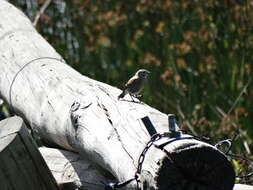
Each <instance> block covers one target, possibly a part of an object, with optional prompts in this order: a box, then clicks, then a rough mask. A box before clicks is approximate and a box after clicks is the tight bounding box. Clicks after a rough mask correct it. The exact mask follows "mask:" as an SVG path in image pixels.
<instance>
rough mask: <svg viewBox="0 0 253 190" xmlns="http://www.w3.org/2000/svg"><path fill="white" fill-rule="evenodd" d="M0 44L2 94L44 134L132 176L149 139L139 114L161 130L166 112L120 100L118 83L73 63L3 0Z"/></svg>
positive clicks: (116, 173)
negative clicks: (87, 74)
mask: <svg viewBox="0 0 253 190" xmlns="http://www.w3.org/2000/svg"><path fill="white" fill-rule="evenodd" d="M0 50H1V51H0V72H1V74H0V96H1V97H2V98H3V99H4V100H5V101H6V102H8V103H9V105H10V106H11V107H12V108H13V109H14V110H15V112H16V113H18V114H19V115H20V116H22V117H23V118H24V119H25V120H26V121H28V122H29V124H30V126H31V127H32V129H33V130H34V131H35V132H37V133H38V134H39V135H40V136H41V138H43V139H46V140H48V141H49V142H53V143H56V144H58V145H60V146H61V147H64V148H66V149H68V150H73V151H76V152H79V153H81V154H82V155H83V156H84V157H86V156H88V158H89V159H91V160H92V161H93V162H95V163H96V164H98V165H99V166H101V167H103V168H104V169H106V170H108V171H110V172H111V173H112V174H113V175H114V176H115V177H116V178H118V179H119V180H120V181H122V180H126V179H129V178H132V177H133V176H134V173H135V171H136V165H137V159H138V157H139V154H140V152H141V151H142V149H143V148H144V146H145V143H146V142H147V141H148V140H149V139H150V136H149V134H148V133H147V130H146V129H145V127H144V125H143V124H142V122H141V120H140V119H141V118H142V117H144V116H149V117H150V118H151V121H152V123H153V124H154V126H155V127H156V129H157V130H158V132H163V131H167V116H166V115H165V114H162V113H160V112H159V111H157V110H155V109H153V108H151V107H149V106H147V105H146V104H140V103H133V102H129V101H118V100H117V96H118V95H119V94H120V92H121V91H120V90H119V89H117V88H114V87H112V86H109V85H107V84H104V83H101V82H98V81H95V80H92V79H90V78H88V77H85V76H82V75H81V74H79V73H78V72H77V71H75V70H73V69H72V68H70V67H69V66H68V65H67V64H65V62H64V60H63V59H62V57H61V56H60V55H59V54H58V53H57V52H56V51H55V50H54V49H53V48H52V47H51V46H50V45H49V44H48V43H47V42H46V41H45V40H44V39H43V38H42V37H41V36H40V35H39V34H38V33H37V32H36V31H35V29H34V28H33V26H32V24H31V22H30V21H29V20H28V19H27V17H26V16H25V15H24V14H23V13H21V12H20V11H18V10H17V9H16V8H15V7H13V6H12V5H10V4H9V3H7V2H5V1H3V0H0ZM127 98H128V99H129V100H131V99H130V98H129V97H127ZM73 103H74V105H73ZM72 105H73V106H72ZM73 124H74V125H73ZM154 152H156V154H154ZM154 152H153V153H151V158H152V159H149V162H148V163H147V164H145V165H144V166H143V167H144V168H143V169H144V170H148V171H149V172H150V173H151V174H154V173H155V171H156V162H157V160H158V159H160V158H162V157H163V156H164V153H162V152H161V151H159V150H155V151H154ZM131 185H132V187H133V186H134V185H135V184H134V183H132V184H131Z"/></svg>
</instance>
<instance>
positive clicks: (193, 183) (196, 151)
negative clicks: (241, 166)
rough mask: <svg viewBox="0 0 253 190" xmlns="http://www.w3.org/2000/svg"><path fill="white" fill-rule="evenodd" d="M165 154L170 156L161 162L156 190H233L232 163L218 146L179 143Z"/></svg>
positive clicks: (199, 143) (174, 143) (183, 141)
mask: <svg viewBox="0 0 253 190" xmlns="http://www.w3.org/2000/svg"><path fill="white" fill-rule="evenodd" d="M167 146H168V145H167ZM164 152H165V153H166V155H167V157H165V158H164V159H163V160H161V161H160V162H159V163H158V165H159V167H158V171H157V173H156V174H157V175H156V177H155V183H156V189H159V190H167V189H173V190H182V189H203V190H219V189H224V190H227V189H233V186H234V182H235V172H234V169H233V167H232V164H231V163H230V162H229V160H228V159H227V158H226V156H225V155H224V154H223V153H222V152H220V151H219V150H217V149H216V148H215V147H213V146H211V145H209V144H207V143H203V142H200V141H197V140H179V141H176V142H173V143H171V144H170V145H169V146H168V147H166V148H165V150H164Z"/></svg>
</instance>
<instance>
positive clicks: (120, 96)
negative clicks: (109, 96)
mask: <svg viewBox="0 0 253 190" xmlns="http://www.w3.org/2000/svg"><path fill="white" fill-rule="evenodd" d="M125 95H126V91H125V90H123V91H122V93H121V94H120V95H119V96H118V100H119V99H120V98H124V96H125Z"/></svg>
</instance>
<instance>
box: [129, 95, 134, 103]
mask: <svg viewBox="0 0 253 190" xmlns="http://www.w3.org/2000/svg"><path fill="white" fill-rule="evenodd" d="M129 95H130V97H131V98H132V100H133V102H135V101H134V99H133V97H134V96H133V95H131V94H129Z"/></svg>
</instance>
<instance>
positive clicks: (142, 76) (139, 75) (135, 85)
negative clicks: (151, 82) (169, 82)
mask: <svg viewBox="0 0 253 190" xmlns="http://www.w3.org/2000/svg"><path fill="white" fill-rule="evenodd" d="M149 73H150V72H149V71H148V70H146V69H140V70H138V71H137V72H136V73H135V75H134V76H133V77H132V78H130V79H129V81H128V82H127V83H126V84H125V88H124V90H123V92H122V93H121V94H120V95H119V96H118V99H120V98H124V96H125V95H127V94H129V95H130V96H131V98H132V100H133V97H139V93H140V92H141V91H142V89H143V88H144V84H145V82H146V81H147V78H148V75H149ZM133 101H134V100H133Z"/></svg>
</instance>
